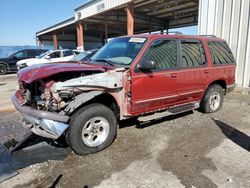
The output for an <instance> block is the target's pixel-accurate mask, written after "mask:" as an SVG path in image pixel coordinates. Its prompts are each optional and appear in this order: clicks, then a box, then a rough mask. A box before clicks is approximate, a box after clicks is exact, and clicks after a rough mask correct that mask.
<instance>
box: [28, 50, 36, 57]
mask: <svg viewBox="0 0 250 188" xmlns="http://www.w3.org/2000/svg"><path fill="white" fill-rule="evenodd" d="M27 54H28V56H29V57H35V56H36V55H37V53H36V51H35V50H29V51H27Z"/></svg>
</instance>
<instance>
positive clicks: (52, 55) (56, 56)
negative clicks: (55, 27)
mask: <svg viewBox="0 0 250 188" xmlns="http://www.w3.org/2000/svg"><path fill="white" fill-rule="evenodd" d="M49 57H50V58H59V57H60V52H53V53H51V54H50V55H49Z"/></svg>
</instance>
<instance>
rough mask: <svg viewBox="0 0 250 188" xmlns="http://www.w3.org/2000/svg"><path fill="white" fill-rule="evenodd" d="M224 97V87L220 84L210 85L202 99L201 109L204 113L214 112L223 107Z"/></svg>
mask: <svg viewBox="0 0 250 188" xmlns="http://www.w3.org/2000/svg"><path fill="white" fill-rule="evenodd" d="M223 97H224V90H223V88H222V87H221V86H220V85H218V84H215V85H211V86H209V87H208V89H207V91H206V93H205V95H204V97H203V98H202V100H201V104H200V110H201V111H202V112H204V113H213V112H217V111H218V110H220V109H221V106H222V103H223Z"/></svg>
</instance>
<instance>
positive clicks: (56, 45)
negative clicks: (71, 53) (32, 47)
mask: <svg viewBox="0 0 250 188" xmlns="http://www.w3.org/2000/svg"><path fill="white" fill-rule="evenodd" d="M53 45H54V49H55V50H57V49H58V39H57V34H56V33H53Z"/></svg>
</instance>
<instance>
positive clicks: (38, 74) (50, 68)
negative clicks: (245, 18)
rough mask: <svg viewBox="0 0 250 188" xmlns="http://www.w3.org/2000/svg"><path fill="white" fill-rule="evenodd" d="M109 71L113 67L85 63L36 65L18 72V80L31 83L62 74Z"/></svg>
mask: <svg viewBox="0 0 250 188" xmlns="http://www.w3.org/2000/svg"><path fill="white" fill-rule="evenodd" d="M107 69H112V68H111V67H105V66H100V65H91V64H84V63H75V62H74V63H73V62H68V63H52V64H42V65H34V66H31V67H26V68H24V69H21V70H20V71H18V73H17V76H18V79H19V80H21V81H24V82H26V83H31V82H33V81H35V80H38V79H42V78H47V77H49V76H52V75H55V74H58V73H62V72H83V71H86V72H88V71H100V72H105V71H106V70H107Z"/></svg>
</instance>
